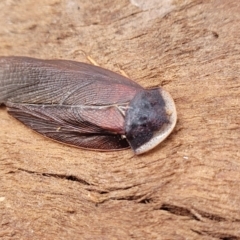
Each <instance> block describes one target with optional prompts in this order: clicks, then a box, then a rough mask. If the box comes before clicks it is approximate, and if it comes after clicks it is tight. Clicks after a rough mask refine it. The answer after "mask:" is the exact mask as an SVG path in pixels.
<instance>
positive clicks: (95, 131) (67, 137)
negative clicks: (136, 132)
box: [8, 103, 129, 151]
mask: <svg viewBox="0 0 240 240" xmlns="http://www.w3.org/2000/svg"><path fill="white" fill-rule="evenodd" d="M8 112H9V113H10V114H11V115H12V116H13V117H15V118H16V119H18V120H19V121H21V122H22V123H24V124H25V125H26V126H28V127H30V128H31V129H33V130H35V131H36V132H38V133H41V134H43V135H44V136H46V137H49V138H52V139H54V140H56V141H59V142H63V143H66V144H70V145H75V146H78V147H82V148H91V149H99V150H102V151H104V150H105V151H107V150H113V149H116V150H117V149H123V148H127V147H128V146H129V144H128V142H127V141H126V139H125V138H122V137H121V135H120V134H113V132H111V130H112V129H109V130H105V129H103V128H101V127H99V126H97V125H95V124H94V123H91V122H87V121H85V120H84V118H83V117H81V112H80V113H79V109H77V108H75V109H69V108H65V107H64V106H57V107H51V106H44V107H43V106H40V105H31V104H16V103H8ZM96 117H97V116H96ZM115 118H116V119H117V116H115ZM115 125H116V124H115Z"/></svg>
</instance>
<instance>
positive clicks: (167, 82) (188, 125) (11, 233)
mask: <svg viewBox="0 0 240 240" xmlns="http://www.w3.org/2000/svg"><path fill="white" fill-rule="evenodd" d="M0 9H1V11H0V26H1V27H0V55H25V56H31V57H38V58H44V59H49V58H63V59H71V60H78V61H85V62H88V60H87V58H86V56H85V53H86V55H87V56H90V57H91V58H93V59H94V60H95V61H96V62H98V64H99V65H101V66H103V67H105V68H108V69H111V70H114V71H116V72H120V71H121V70H124V71H125V72H126V73H127V74H128V75H129V76H130V77H131V78H132V79H134V80H135V81H136V82H138V83H140V84H141V85H143V86H144V87H152V86H163V87H164V88H165V89H166V90H168V91H169V92H170V93H171V94H172V96H173V98H174V99H175V101H176V105H177V110H178V123H177V126H176V128H175V130H174V132H173V134H171V136H170V137H169V138H168V139H167V140H166V141H164V142H163V143H162V144H161V145H159V146H158V147H157V148H156V149H154V150H153V151H151V152H149V153H148V154H145V155H142V156H134V154H133V153H132V152H131V150H125V151H120V152H108V153H101V152H92V151H86V150H81V149H77V148H73V147H68V146H65V145H62V144H59V143H56V142H53V141H51V140H48V139H46V138H44V137H42V136H40V135H38V134H36V133H35V132H33V131H31V130H30V129H28V128H26V127H25V126H23V125H22V124H21V123H19V122H18V121H16V120H15V119H13V118H11V117H10V116H9V115H8V114H7V112H6V109H5V108H4V107H1V108H0V238H1V239H170V240H171V239H225V240H227V239H228V240H229V239H231V240H233V239H234V240H235V239H240V107H239V104H240V77H239V75H240V74H239V73H240V40H239V39H240V28H239V26H240V14H239V13H240V4H239V0H209V1H198V0H196V1H194V0H186V1H182V0H176V1H171V0H163V1H158V0H149V1H143V0H131V1H127V0H114V1H112V0H111V1H110V0H101V1H100V0H94V1H84V0H63V1H60V0H43V1H35V0H24V1H10V0H3V1H0Z"/></svg>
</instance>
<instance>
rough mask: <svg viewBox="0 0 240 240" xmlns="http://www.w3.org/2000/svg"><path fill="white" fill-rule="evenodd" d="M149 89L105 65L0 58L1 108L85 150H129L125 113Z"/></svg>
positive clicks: (46, 134) (40, 130)
mask: <svg viewBox="0 0 240 240" xmlns="http://www.w3.org/2000/svg"><path fill="white" fill-rule="evenodd" d="M142 90H143V88H142V87H141V86H139V85H138V84H136V83H134V82H133V81H131V80H129V79H127V78H125V77H123V76H121V75H119V74H116V73H114V72H111V71H109V70H106V69H102V68H100V67H96V66H93V65H89V64H85V63H79V62H74V61H66V60H39V59H32V58H27V57H1V58H0V104H1V103H4V104H5V105H6V106H7V107H8V111H9V113H10V114H11V115H12V116H14V117H15V118H17V119H18V120H20V121H21V122H23V123H24V124H25V125H27V126H29V127H30V128H32V129H34V130H35V131H37V132H39V133H41V134H43V135H45V136H47V137H50V138H53V139H55V140H58V141H61V142H65V143H67V144H72V145H77V146H79V147H83V148H94V149H102V150H108V149H109V150H110V149H121V148H125V147H127V146H128V143H127V141H126V140H125V139H122V137H121V135H122V134H123V133H124V117H125V116H124V115H125V112H126V109H127V106H128V104H129V102H130V101H131V100H132V99H133V98H134V96H135V95H136V93H137V92H140V91H142Z"/></svg>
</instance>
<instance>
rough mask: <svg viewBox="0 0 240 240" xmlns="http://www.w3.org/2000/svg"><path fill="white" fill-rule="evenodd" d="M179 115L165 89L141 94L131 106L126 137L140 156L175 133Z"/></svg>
mask: <svg viewBox="0 0 240 240" xmlns="http://www.w3.org/2000/svg"><path fill="white" fill-rule="evenodd" d="M176 120H177V113H176V108H175V104H174V101H173V99H172V98H171V96H170V95H169V93H167V92H166V91H164V90H163V89H160V88H159V89H150V90H143V91H140V92H138V93H137V94H136V95H135V97H134V98H133V99H132V101H131V102H130V104H129V109H128V111H127V113H126V118H125V135H126V138H127V140H128V142H129V144H130V146H131V147H132V149H133V150H134V152H135V153H136V154H142V153H144V152H147V151H149V150H151V149H152V148H154V147H155V146H157V145H158V144H159V143H160V142H162V141H163V140H164V139H165V138H166V137H167V136H168V135H169V134H170V133H171V131H172V130H173V128H174V126H175V124H176Z"/></svg>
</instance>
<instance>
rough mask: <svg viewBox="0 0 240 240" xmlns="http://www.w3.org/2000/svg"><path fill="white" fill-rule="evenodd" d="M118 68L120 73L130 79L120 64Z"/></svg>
mask: <svg viewBox="0 0 240 240" xmlns="http://www.w3.org/2000/svg"><path fill="white" fill-rule="evenodd" d="M117 67H118V69H119V72H120V73H121V74H122V75H123V76H124V77H127V78H129V76H128V75H127V74H126V73H125V71H124V70H122V68H121V67H120V66H119V64H117Z"/></svg>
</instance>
